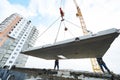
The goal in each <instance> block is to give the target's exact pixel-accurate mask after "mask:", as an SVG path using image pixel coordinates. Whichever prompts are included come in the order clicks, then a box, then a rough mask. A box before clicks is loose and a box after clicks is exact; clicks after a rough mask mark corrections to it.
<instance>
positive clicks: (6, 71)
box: [0, 0, 120, 80]
mask: <svg viewBox="0 0 120 80" xmlns="http://www.w3.org/2000/svg"><path fill="white" fill-rule="evenodd" d="M61 2H62V0H61ZM73 3H74V4H75V8H76V10H77V13H76V17H77V18H78V19H79V22H80V25H81V26H80V27H81V30H82V33H83V35H82V36H78V37H73V38H70V39H66V40H62V41H57V40H58V36H59V34H60V30H61V27H62V26H61V25H63V27H64V31H65V32H67V31H69V28H68V27H67V26H66V22H68V23H70V24H71V25H72V26H76V27H78V25H76V24H74V23H72V22H70V21H68V20H66V18H65V13H64V10H63V7H61V6H60V8H59V14H60V17H59V18H58V19H57V20H55V21H54V22H53V23H52V24H51V25H50V26H49V27H48V28H47V29H46V30H44V31H43V33H41V34H39V30H38V29H37V28H36V27H35V26H33V25H32V21H31V20H27V19H26V18H24V17H23V16H21V15H20V14H18V13H14V14H12V15H10V16H9V17H7V18H6V19H5V20H4V21H3V22H1V24H0V80H120V74H116V73H114V72H112V71H111V70H110V69H109V68H108V67H107V64H106V63H105V62H104V60H103V59H102V57H103V56H104V55H105V54H106V52H107V51H108V49H109V48H110V47H111V44H112V43H113V42H114V40H115V39H116V38H117V37H118V36H119V34H120V29H116V28H111V29H107V30H103V31H99V32H97V33H93V32H91V31H90V30H88V29H87V27H86V24H85V21H84V18H83V15H82V12H81V9H80V7H79V5H78V3H77V1H76V0H73ZM58 20H59V22H60V25H59V28H58V30H57V33H56V37H55V40H54V43H53V44H46V45H43V46H37V47H34V45H35V42H36V40H37V39H38V38H40V37H41V36H43V35H44V33H46V32H47V31H48V29H50V28H51V27H52V26H53V25H54V24H55V23H56V21H58ZM69 32H70V31H69ZM70 33H71V32H70ZM28 56H34V57H38V58H43V59H46V60H55V65H54V69H46V68H44V69H43V68H27V67H24V66H25V64H26V62H27V59H28ZM83 58H89V59H90V62H91V66H92V70H93V72H90V71H77V70H69V69H60V68H59V60H64V59H83ZM56 68H57V69H56Z"/></svg>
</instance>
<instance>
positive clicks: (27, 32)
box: [0, 13, 38, 68]
mask: <svg viewBox="0 0 120 80" xmlns="http://www.w3.org/2000/svg"><path fill="white" fill-rule="evenodd" d="M37 36H38V30H37V28H36V27H35V26H33V25H32V24H31V21H30V20H27V19H25V18H23V17H22V16H21V15H19V14H17V13H15V14H12V15H10V16H9V17H7V18H6V19H5V20H4V21H3V22H2V23H1V24H0V67H4V66H8V68H11V67H12V65H16V66H21V67H22V66H24V65H25V63H26V61H27V58H28V56H26V55H23V54H21V50H23V49H27V48H29V47H33V45H34V44H35V41H36V39H37Z"/></svg>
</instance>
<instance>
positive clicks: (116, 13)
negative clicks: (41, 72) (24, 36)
mask: <svg viewBox="0 0 120 80" xmlns="http://www.w3.org/2000/svg"><path fill="white" fill-rule="evenodd" d="M76 1H77V3H78V5H79V6H80V8H81V11H82V14H83V17H84V20H85V23H86V26H87V29H88V30H90V31H92V32H93V33H96V32H98V31H102V30H106V29H109V28H117V29H120V5H119V4H120V0H76ZM60 7H61V8H62V9H63V11H64V13H65V16H64V18H65V20H68V21H70V22H72V23H74V24H76V25H80V23H79V19H78V18H76V16H75V14H76V7H75V4H74V3H73V0H0V22H2V21H3V20H4V19H5V18H6V17H8V16H9V15H11V14H13V13H18V14H21V15H22V16H23V17H25V18H27V19H30V20H31V21H32V24H33V25H35V26H37V28H38V29H39V31H40V33H42V32H43V31H44V30H45V29H46V28H48V27H49V26H50V25H51V24H52V23H53V22H54V21H55V20H57V19H58V18H59V17H60V13H59V8H60ZM60 21H61V18H60V19H59V20H57V21H56V22H55V23H54V25H53V26H52V27H51V28H50V29H49V30H48V31H47V32H46V33H45V34H44V35H42V36H40V37H39V39H38V40H37V42H36V46H41V45H44V44H52V43H53V42H54V40H55V38H56V34H57V30H58V27H59V26H60ZM65 24H66V25H65V26H66V27H67V28H68V30H70V32H71V33H70V32H67V31H66V32H65V31H64V29H63V28H64V25H63V23H62V24H61V30H60V34H59V36H58V39H57V41H60V40H64V39H68V38H72V37H75V36H82V35H83V34H82V31H81V28H77V27H74V26H73V25H71V24H70V23H68V22H65ZM71 26H72V27H71ZM103 59H104V61H105V62H106V64H107V66H108V67H109V68H110V70H111V71H113V72H115V73H120V67H119V66H120V62H119V61H120V37H118V38H116V40H115V41H114V42H113V44H112V45H111V47H110V49H109V50H108V51H107V52H106V54H105V55H104V57H103ZM53 66H54V61H53V60H50V61H48V60H44V59H34V58H33V57H30V58H29V60H28V62H27V64H26V67H40V68H53ZM60 68H61V69H73V70H83V71H84V70H85V71H92V67H91V63H90V60H89V59H75V60H74V59H71V60H60Z"/></svg>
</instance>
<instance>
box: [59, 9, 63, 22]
mask: <svg viewBox="0 0 120 80" xmlns="http://www.w3.org/2000/svg"><path fill="white" fill-rule="evenodd" d="M59 9H60V15H61V18H62V20H61V21H64V18H63V16H64V12H63V10H62V9H61V8H59Z"/></svg>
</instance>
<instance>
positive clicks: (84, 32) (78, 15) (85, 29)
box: [73, 0, 88, 35]
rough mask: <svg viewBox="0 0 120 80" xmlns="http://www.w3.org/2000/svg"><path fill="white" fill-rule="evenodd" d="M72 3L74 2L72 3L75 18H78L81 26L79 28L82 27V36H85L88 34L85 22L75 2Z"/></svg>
mask: <svg viewBox="0 0 120 80" xmlns="http://www.w3.org/2000/svg"><path fill="white" fill-rule="evenodd" d="M73 1H74V3H75V6H76V8H77V13H76V16H77V17H78V18H79V20H80V24H81V27H82V30H83V34H84V35H86V34H88V30H87V28H86V25H85V21H84V19H83V16H82V13H81V10H80V8H79V6H78V5H77V2H76V0H73Z"/></svg>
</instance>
